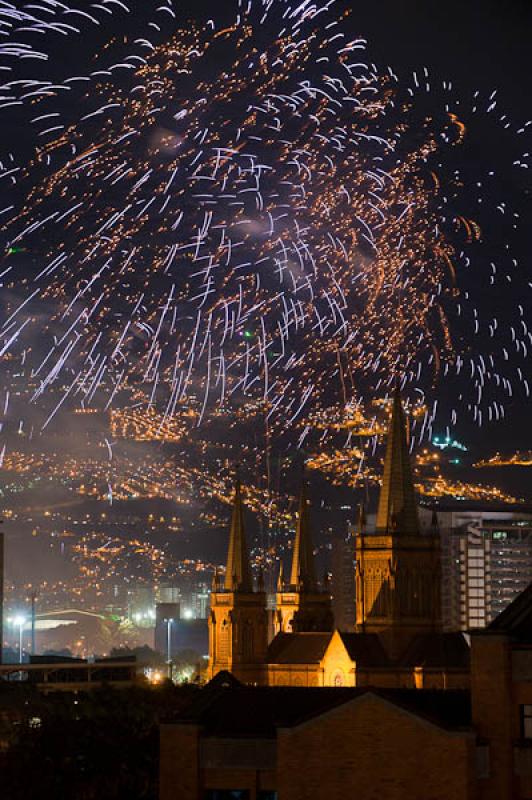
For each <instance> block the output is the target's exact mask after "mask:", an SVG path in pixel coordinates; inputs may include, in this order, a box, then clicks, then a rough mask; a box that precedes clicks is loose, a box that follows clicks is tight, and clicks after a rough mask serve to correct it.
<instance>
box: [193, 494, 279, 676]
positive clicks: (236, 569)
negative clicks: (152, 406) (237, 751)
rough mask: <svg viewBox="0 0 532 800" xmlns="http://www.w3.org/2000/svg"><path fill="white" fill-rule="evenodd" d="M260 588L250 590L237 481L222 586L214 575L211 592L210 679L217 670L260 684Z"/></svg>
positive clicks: (263, 638)
mask: <svg viewBox="0 0 532 800" xmlns="http://www.w3.org/2000/svg"><path fill="white" fill-rule="evenodd" d="M263 589H264V587H263V585H261V582H259V587H258V591H254V590H253V581H252V577H251V566H250V561H249V553H248V548H247V543H246V532H245V529H244V509H243V503H242V493H241V488H240V481H239V480H237V482H236V487H235V498H234V503H233V517H232V521H231V530H230V533H229V549H228V554H227V568H226V572H225V578H224V580H223V583H222V582H221V581H220V580H219V577H218V575H216V574H215V576H214V580H213V588H212V593H211V613H210V617H209V665H208V668H207V677H208V679H209V680H210V679H211V678H213V677H214V676H215V675H216V674H217V673H218V672H220V670H228V671H229V672H232V673H233V675H234V676H235V677H236V678H237V679H238V680H240V681H242V682H244V683H262V682H263V678H264V676H263V671H264V663H265V658H266V649H267V646H268V626H267V612H266V594H265V592H264V591H263Z"/></svg>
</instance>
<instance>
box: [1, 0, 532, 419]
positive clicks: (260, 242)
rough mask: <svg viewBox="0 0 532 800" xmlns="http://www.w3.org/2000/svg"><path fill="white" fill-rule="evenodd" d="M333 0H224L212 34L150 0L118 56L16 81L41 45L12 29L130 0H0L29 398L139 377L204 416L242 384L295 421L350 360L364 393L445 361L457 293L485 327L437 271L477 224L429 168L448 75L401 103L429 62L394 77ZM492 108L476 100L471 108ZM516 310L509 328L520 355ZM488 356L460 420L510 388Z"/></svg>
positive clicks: (17, 317)
mask: <svg viewBox="0 0 532 800" xmlns="http://www.w3.org/2000/svg"><path fill="white" fill-rule="evenodd" d="M45 2H46V0H45ZM335 5H336V3H335V2H329V3H322V4H311V3H310V2H302V3H299V4H298V3H288V2H285V0H268V1H266V0H263V1H262V2H261V1H260V0H256V2H254V3H247V2H245V3H244V2H241V3H238V6H237V14H236V20H235V22H233V23H231V24H229V25H226V26H225V27H224V28H221V27H219V26H218V25H217V22H216V20H209V22H208V23H207V24H206V25H204V26H201V25H200V24H195V23H190V22H188V21H186V20H179V15H178V14H177V13H176V12H175V11H174V9H173V6H172V4H171V3H170V2H168V1H167V2H163V3H162V4H160V5H158V6H157V7H156V5H154V6H153V9H152V11H153V19H151V20H150V22H148V23H146V30H147V31H150V36H149V38H148V35H147V34H146V36H144V35H142V34H141V32H139V35H138V37H137V39H136V40H135V42H134V45H133V46H131V47H130V51H129V52H128V53H127V54H124V43H123V41H122V40H119V37H115V39H111V40H110V41H109V43H108V45H107V46H106V47H105V48H103V49H101V52H99V54H98V58H97V60H96V65H95V66H96V67H97V68H96V69H92V71H90V72H89V73H88V74H80V75H77V76H68V77H66V78H65V79H64V80H62V81H57V80H54V81H34V80H30V79H23V80H17V78H16V75H17V68H18V63H19V62H20V60H21V59H24V60H27V59H29V60H30V62H31V61H32V60H36V61H37V62H41V61H43V60H47V59H50V58H51V55H50V54H49V53H47V52H45V50H46V47H45V46H42V50H38V49H33V47H32V46H30V45H26V44H24V43H23V40H24V35H23V30H24V29H25V28H28V27H29V28H30V29H31V30H39V31H42V32H43V33H44V34H45V36H44V37H43V40H44V42H45V43H46V41H47V39H46V37H49V36H51V35H52V34H53V35H55V36H57V35H58V34H61V35H62V36H64V37H65V38H71V37H78V36H81V35H83V33H84V31H86V30H87V29H88V28H91V27H93V28H94V27H96V28H103V29H104V30H105V29H106V26H110V25H111V23H110V21H109V20H111V21H112V19H113V18H114V15H120V14H122V15H123V14H127V13H128V6H127V3H122V2H118V0H103V3H102V4H90V5H89V6H88V7H87V8H86V10H82V9H80V8H78V7H76V6H75V5H73V4H71V5H70V6H69V7H68V8H67V7H66V6H63V5H61V6H57V5H56V4H51V3H49V2H46V10H47V12H50V13H47V14H46V15H45V16H46V19H40V18H39V16H38V10H37V9H36V7H35V6H33V7H31V9H30V6H29V5H28V6H27V7H23V8H22V9H21V10H14V9H13V8H12V6H11V5H10V4H8V3H1V2H0V22H1V23H2V25H3V26H4V27H5V28H6V30H7V33H8V39H7V41H6V42H5V43H4V44H3V45H2V47H1V48H0V66H1V68H2V70H3V72H0V75H2V74H3V75H5V77H6V78H7V79H6V80H5V83H4V85H3V86H2V87H1V92H2V101H3V103H4V113H7V110H6V109H7V108H9V109H10V112H9V113H15V112H14V111H13V107H15V108H16V113H19V114H23V115H24V114H25V115H26V117H25V118H27V119H28V120H29V123H30V125H31V126H33V130H34V132H35V140H36V145H35V147H34V152H33V154H32V157H31V158H30V159H28V161H27V162H26V163H24V164H22V165H19V164H17V163H16V159H15V158H14V156H13V155H8V156H6V157H5V158H2V159H1V163H2V170H0V179H3V181H7V182H8V184H6V185H9V186H10V187H11V189H12V194H13V197H14V198H15V199H16V202H15V203H14V204H13V205H12V206H9V205H6V207H5V214H4V215H3V217H2V218H1V220H0V221H1V222H2V228H0V231H1V236H2V242H3V247H4V253H5V260H6V262H9V259H12V260H13V266H12V267H11V264H9V265H8V266H7V267H6V272H7V269H10V268H11V273H10V274H9V277H8V278H7V279H6V281H7V283H6V285H8V286H9V288H10V290H11V292H12V294H13V296H16V297H17V300H16V301H15V300H11V299H10V300H9V301H8V302H7V303H6V321H5V323H4V324H3V327H2V329H1V330H0V335H1V336H2V337H3V342H2V344H1V347H2V353H7V352H9V353H15V352H16V346H17V343H19V342H20V344H19V346H20V347H21V349H22V348H23V347H24V344H25V342H26V340H25V338H24V337H25V336H27V335H28V331H30V330H31V331H32V333H33V335H34V336H39V337H42V342H41V344H42V348H40V347H37V346H34V348H33V349H34V352H33V353H32V358H33V360H34V363H35V366H34V367H33V372H34V374H39V373H42V375H41V376H40V385H39V387H38V388H37V389H36V390H35V392H34V395H33V396H34V399H35V400H37V399H39V400H42V399H43V398H44V397H45V396H46V393H47V390H48V389H49V388H50V387H53V386H54V385H55V386H57V385H58V383H60V384H61V385H64V387H65V388H64V392H63V394H62V395H61V396H60V398H59V400H57V399H55V400H54V401H51V402H52V408H51V409H50V410H49V413H48V416H47V422H48V421H49V420H51V419H53V418H54V416H55V414H56V412H57V411H58V410H59V408H60V407H62V406H63V404H64V403H65V401H66V399H67V398H68V397H70V396H72V397H78V396H79V397H80V398H81V403H82V405H83V406H86V405H89V404H91V403H99V404H101V405H103V406H105V407H109V406H110V405H111V404H114V403H117V404H120V403H121V402H124V397H126V396H127V389H128V387H129V388H131V387H139V386H140V387H143V389H144V391H145V396H146V403H147V405H148V407H152V406H153V405H159V406H160V407H161V408H163V409H166V410H165V412H164V413H165V418H166V416H167V415H172V414H173V413H174V412H175V408H176V403H178V402H182V401H183V400H185V399H186V398H187V397H190V396H197V397H199V398H200V400H199V402H200V408H201V414H200V417H199V421H200V422H201V421H202V420H203V419H204V417H205V415H206V414H207V413H208V408H209V406H210V405H213V404H218V405H222V404H223V403H224V402H225V400H226V399H227V398H231V397H232V398H234V399H236V401H237V402H238V399H239V398H240V397H241V396H242V395H249V396H256V397H258V398H262V400H263V402H264V405H265V408H266V409H267V414H268V420H270V419H271V420H272V421H273V422H274V421H275V419H279V420H281V421H284V420H288V424H294V423H295V422H296V421H297V420H298V419H300V418H303V417H304V414H305V413H306V411H308V410H309V409H310V408H311V407H312V406H313V405H316V404H318V405H319V404H320V403H326V402H331V392H332V394H333V400H334V399H336V400H338V399H339V398H340V396H341V398H343V402H345V399H346V398H348V397H349V396H350V395H351V394H352V393H353V392H354V391H355V390H356V389H357V388H358V387H357V385H356V383H357V381H360V382H362V380H363V379H366V378H368V379H369V380H370V381H371V382H372V385H373V386H374V387H377V388H378V387H379V386H383V385H386V384H387V383H389V382H390V380H392V379H393V376H394V375H396V374H401V375H402V376H403V377H404V380H408V381H409V382H411V383H413V384H418V383H423V382H424V383H425V385H427V384H428V385H430V383H431V382H432V381H434V379H435V377H436V378H437V377H438V376H439V375H443V376H444V377H447V376H448V373H449V372H451V373H452V372H455V373H456V374H457V375H459V373H460V372H461V370H462V364H464V366H465V362H464V360H463V359H462V358H461V357H460V354H459V352H458V350H459V345H457V343H456V341H455V338H456V337H454V338H453V329H452V325H451V324H450V322H449V312H450V311H451V312H453V313H454V307H455V306H456V308H457V313H458V314H459V315H463V318H465V317H466V316H467V318H468V321H470V322H471V326H472V333H474V334H477V335H480V334H481V333H482V330H484V329H485V328H486V327H488V326H490V330H491V329H493V330H494V328H493V326H495V325H496V322H495V321H494V320H491V321H490V322H489V323H488V324H486V323H485V322H484V321H483V320H481V318H480V317H479V315H478V312H477V309H476V307H475V305H474V302H472V301H471V298H470V297H469V296H468V293H467V292H463V291H461V288H460V285H459V282H457V277H456V276H457V274H459V273H460V270H463V269H464V268H467V267H468V264H469V259H470V256H469V255H467V252H466V246H467V245H473V244H476V243H478V241H479V239H480V238H481V232H480V229H479V226H478V225H477V224H476V223H475V221H474V220H471V219H470V218H469V217H467V216H465V215H464V214H458V213H454V212H453V211H452V210H451V208H450V205H451V203H450V201H451V200H453V199H455V198H456V197H457V192H456V191H455V189H454V188H453V185H454V184H453V182H452V181H451V182H449V187H450V188H449V189H448V191H449V196H447V194H445V190H444V189H443V188H442V185H441V184H442V178H441V177H440V176H439V174H437V173H436V172H435V171H434V166H435V164H436V162H437V161H438V159H439V158H440V157H441V150H442V146H443V147H448V148H453V147H455V146H456V145H459V144H460V143H461V142H462V141H463V138H464V136H465V127H464V125H463V123H462V122H461V121H460V118H459V117H458V116H457V114H456V113H454V111H453V110H452V100H451V97H452V96H451V95H449V92H450V91H451V87H450V85H448V84H444V85H443V90H444V93H447V94H448V95H449V101H448V103H447V105H446V107H445V109H444V113H442V114H440V116H439V117H438V121H437V122H435V121H432V122H431V121H429V120H428V119H427V117H426V116H423V115H421V116H420V115H419V114H417V115H416V113H415V102H414V101H415V98H416V96H417V95H419V94H420V93H425V94H431V93H434V89H433V86H432V83H431V81H430V80H429V73H428V71H427V70H424V71H423V73H422V74H420V75H418V74H414V76H413V80H414V84H413V86H408V87H406V90H405V89H404V88H403V87H401V86H400V85H399V83H398V79H397V77H396V75H395V73H394V72H393V70H391V69H389V70H388V72H384V71H383V73H382V74H379V73H378V72H377V70H376V68H375V67H374V66H373V65H371V64H369V63H368V64H367V63H365V62H364V61H361V60H360V59H361V56H362V57H363V54H364V51H365V46H366V43H365V41H364V40H363V39H361V38H352V37H349V36H348V32H347V30H346V26H345V23H344V19H343V17H342V16H338V17H337V16H335V13H336V12H335V10H334V7H335ZM104 12H105V13H104ZM265 30H266V31H267V32H268V33H267V35H265V33H264V31H265ZM154 31H156V33H154ZM276 31H277V32H276ZM143 33H144V32H143ZM19 39H20V40H21V41H17V40H19ZM21 42H22V43H21ZM316 64H320V70H317V69H316ZM12 76H13V79H11V77H12ZM64 93H68V94H69V103H68V109H66V107H65V104H64V101H63V99H62V97H63V96H64ZM403 94H406V95H407V96H408V97H411V98H412V100H411V101H410V105H408V104H407V103H406V102H404V101H403V100H402V99H401V97H402V95H403ZM482 102H483V101H482V100H481V98H480V97H476V98H475V104H476V105H475V113H478V112H477V107H478V108H480V106H481V105H482ZM58 109H59V110H58ZM412 109H414V110H412ZM495 109H496V99H495V97H494V96H493V95H492V96H490V97H489V98H488V101H487V103H485V108H484V110H485V113H487V114H493V113H495ZM499 121H500V122H501V124H502V125H503V126H504V127H505V128H506V127H508V126H509V125H510V123H509V122H508V121H507V120H506V118H505V116H504V115H503V116H502V117H501V118H500V120H499ZM526 127H527V126H524V127H523V128H522V129H520V131H521V132H523V133H524V132H526ZM518 165H519V166H523V167H525V166H528V162H527V154H525V155H524V156H523V157H522V159H520V160H518ZM444 177H445V176H444ZM455 183H458V181H456V180H455ZM10 191H11V190H10ZM13 197H9V198H6V199H7V202H9V201H10V200H13ZM0 205H2V206H3V205H4V203H0ZM497 207H499V208H502V211H501V213H506V205H505V203H504V201H502V200H500V201H499V203H498V206H497ZM462 232H465V242H464V239H463V237H462V238H459V237H458V236H457V235H456V234H457V233H459V234H462ZM19 251H22V253H24V252H26V253H29V254H30V255H29V256H27V257H26V256H23V255H20V254H19ZM22 262H23V263H22ZM516 266H517V265H516ZM493 270H494V271H495V272H496V266H495V265H493ZM491 277H493V275H492V276H491ZM507 277H509V276H507ZM35 286H36V287H37V288H34V287H35ZM523 316H524V313H521V314H520V317H521V322H522V325H521V332H519V334H518V333H516V331H515V330H513V329H512V332H511V343H510V344H511V346H512V349H513V350H515V351H516V352H515V354H514V355H513V360H515V359H516V358H517V359H518V360H520V362H521V364H522V365H523V366H525V365H526V364H527V363H528V361H527V359H528V349H529V347H530V343H531V334H530V332H529V329H528V328H529V326H527V322H526V320H525V319H523ZM34 319H38V320H39V323H38V324H42V323H41V321H42V319H45V320H46V324H45V325H44V330H43V329H36V323H35V322H34V321H33V320H34ZM30 322H31V324H30ZM13 325H14V326H15V327H13ZM17 326H18V327H17ZM501 341H504V343H505V345H507V342H506V338H505V339H504V340H502V339H501ZM500 350H501V351H502V353H503V360H504V361H507V360H508V358H507V357H505V356H504V353H505V352H507V351H506V350H505V348H504V347H503V346H502V344H501V346H500ZM43 352H45V355H44V358H43ZM494 353H495V350H493V351H491V353H490V354H487V355H486V358H487V359H488V366H486V363H485V361H484V360H482V359H483V357H482V354H480V353H477V354H474V355H471V354H469V355H467V356H466V358H467V359H468V362H469V366H470V370H471V375H470V378H469V381H470V383H471V384H472V385H473V386H474V391H475V395H476V396H475V398H474V400H473V401H472V403H471V404H470V408H471V413H472V414H473V416H474V419H475V420H477V421H478V422H479V424H480V423H481V422H482V419H483V414H485V413H487V414H488V417H489V419H490V420H491V419H492V418H495V417H497V418H499V416H502V415H503V413H504V408H503V404H502V402H501V400H500V395H497V398H496V399H494V398H493V393H492V392H489V393H488V392H486V386H487V385H488V384H489V385H490V387H491V386H492V385H495V386H496V387H500V388H501V389H502V393H503V395H506V396H510V397H511V396H512V393H513V388H512V385H513V384H512V380H511V378H510V377H509V375H510V369H509V368H508V369H507V370H505V374H499V373H500V371H501V369H502V367H501V360H500V358H499V355H498V354H497V355H496V356H495V358H494ZM340 356H341V357H340ZM216 362H217V363H218V367H217V366H216ZM342 363H346V364H349V366H350V376H355V377H354V380H353V377H351V379H350V380H349V381H348V382H346V381H345V380H344V375H343V367H342ZM37 365H38V366H37ZM503 366H504V365H503ZM512 369H513V371H514V372H515V369H514V366H513V363H512ZM517 370H519V371H517V373H516V374H517V376H518V379H519V383H520V385H521V386H522V387H524V391H525V394H527V395H528V383H527V381H526V378H525V374H526V369H525V372H523V370H521V368H520V367H517ZM335 384H337V385H338V390H337V391H336V393H335V392H334V385H335ZM486 395H487V396H488V397H489V406H488V407H487V409H485V408H483V403H484V397H485V396H486ZM486 402H487V401H486ZM456 415H457V411H456V409H452V418H453V420H454V421H455V420H456ZM434 416H435V409H433V413H432V414H431V415H430V417H428V418H427V419H425V420H424V421H423V426H422V435H423V433H424V432H425V430H427V431H429V432H430V430H431V428H432V424H433V421H434Z"/></svg>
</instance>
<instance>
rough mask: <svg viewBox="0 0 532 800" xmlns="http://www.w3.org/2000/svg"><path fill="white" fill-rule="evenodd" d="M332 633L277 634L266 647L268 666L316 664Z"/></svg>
mask: <svg viewBox="0 0 532 800" xmlns="http://www.w3.org/2000/svg"><path fill="white" fill-rule="evenodd" d="M331 638H332V633H314V632H312V633H278V634H277V636H276V637H275V638H274V639H273V641H272V642H271V644H270V646H269V647H268V654H267V657H266V660H267V662H268V664H318V663H319V662H320V661H321V659H322V658H323V656H324V655H325V651H326V649H327V646H328V644H329V642H330V641H331Z"/></svg>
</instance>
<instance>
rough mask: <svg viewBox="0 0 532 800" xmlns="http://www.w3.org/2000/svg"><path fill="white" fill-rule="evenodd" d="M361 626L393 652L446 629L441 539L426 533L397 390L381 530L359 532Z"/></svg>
mask: <svg viewBox="0 0 532 800" xmlns="http://www.w3.org/2000/svg"><path fill="white" fill-rule="evenodd" d="M355 559H356V620H357V630H358V631H360V632H366V633H377V634H379V637H380V638H381V640H382V642H383V644H384V646H385V648H386V649H387V651H388V653H389V655H390V656H391V657H392V658H397V657H399V656H400V655H401V653H402V652H403V651H404V650H405V648H406V647H407V645H408V644H409V642H410V641H412V639H413V638H414V637H415V636H416V635H418V634H424V633H434V632H440V631H441V600H440V571H441V568H440V541H439V535H438V532H437V531H434V530H433V531H432V532H431V533H430V534H421V532H420V527H419V521H418V514H417V506H416V497H415V491H414V483H413V479H412V469H411V465H410V457H409V451H408V431H407V424H406V419H405V415H404V411H403V406H402V403H401V397H400V393H399V390H396V391H395V393H394V396H393V405H392V414H391V419H390V427H389V430H388V440H387V445H386V456H385V460H384V474H383V479H382V486H381V491H380V497H379V505H378V510H377V521H376V530H375V532H374V533H367V532H366V531H365V530H364V525H363V524H361V525H360V526H359V530H358V531H357V534H356V537H355Z"/></svg>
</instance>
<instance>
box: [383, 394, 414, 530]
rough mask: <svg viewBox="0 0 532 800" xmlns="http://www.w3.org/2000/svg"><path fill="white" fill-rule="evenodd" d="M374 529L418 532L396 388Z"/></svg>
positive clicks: (402, 421)
mask: <svg viewBox="0 0 532 800" xmlns="http://www.w3.org/2000/svg"><path fill="white" fill-rule="evenodd" d="M376 528H377V531H379V532H383V531H386V532H387V533H393V532H397V533H398V534H402V533H403V534H407V535H408V534H410V535H415V534H418V533H419V521H418V514H417V504H416V495H415V491H414V482H413V479H412V468H411V465H410V454H409V452H408V431H407V424H406V419H405V414H404V411H403V405H402V403H401V394H400V391H399V388H398V387H397V388H396V389H395V392H394V395H393V405H392V415H391V418H390V427H389V429H388V440H387V444H386V456H385V459H384V474H383V478H382V486H381V492H380V497H379V507H378V510H377V523H376Z"/></svg>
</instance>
